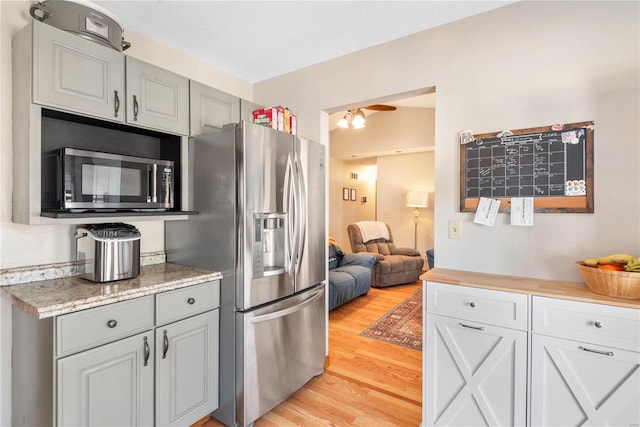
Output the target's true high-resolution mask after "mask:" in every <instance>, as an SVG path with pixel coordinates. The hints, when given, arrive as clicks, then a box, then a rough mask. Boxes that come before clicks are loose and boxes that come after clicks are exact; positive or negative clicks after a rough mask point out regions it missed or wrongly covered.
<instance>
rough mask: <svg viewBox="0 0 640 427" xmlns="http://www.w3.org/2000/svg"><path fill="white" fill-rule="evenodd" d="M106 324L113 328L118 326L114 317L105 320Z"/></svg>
mask: <svg viewBox="0 0 640 427" xmlns="http://www.w3.org/2000/svg"><path fill="white" fill-rule="evenodd" d="M107 326H108V327H110V328H111V329H113V328H115V327H116V326H118V321H117V320H115V319H111V320H109V321H108V322H107Z"/></svg>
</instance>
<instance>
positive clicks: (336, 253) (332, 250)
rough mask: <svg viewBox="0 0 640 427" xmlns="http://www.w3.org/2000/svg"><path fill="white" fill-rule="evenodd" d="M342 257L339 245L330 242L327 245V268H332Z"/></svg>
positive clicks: (342, 253)
mask: <svg viewBox="0 0 640 427" xmlns="http://www.w3.org/2000/svg"><path fill="white" fill-rule="evenodd" d="M342 257H344V252H342V249H340V246H338V245H334V244H330V245H329V270H332V269H334V268H336V267H337V266H339V265H340V262H342Z"/></svg>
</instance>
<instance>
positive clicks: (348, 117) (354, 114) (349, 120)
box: [337, 104, 396, 129]
mask: <svg viewBox="0 0 640 427" xmlns="http://www.w3.org/2000/svg"><path fill="white" fill-rule="evenodd" d="M363 109H364V110H372V111H395V110H396V107H394V106H393V105H385V104H373V105H368V106H366V107H359V108H353V109H351V110H347V113H346V114H345V115H344V117H343V118H342V119H340V121H339V122H338V123H337V124H338V126H339V127H341V128H344V129H347V128H348V127H349V125H351V127H352V128H354V129H362V128H363V127H364V123H365V121H366V119H365V115H364V111H362V110H363Z"/></svg>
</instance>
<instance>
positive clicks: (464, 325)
mask: <svg viewBox="0 0 640 427" xmlns="http://www.w3.org/2000/svg"><path fill="white" fill-rule="evenodd" d="M460 326H462V327H463V328H469V329H475V330H476V331H484V328H483V327H482V326H472V325H466V324H464V323H460Z"/></svg>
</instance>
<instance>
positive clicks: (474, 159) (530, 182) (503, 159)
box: [460, 122, 593, 212]
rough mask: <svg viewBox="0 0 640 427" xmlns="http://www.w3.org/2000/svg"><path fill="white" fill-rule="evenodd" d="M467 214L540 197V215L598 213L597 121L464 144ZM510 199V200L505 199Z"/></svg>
mask: <svg viewBox="0 0 640 427" xmlns="http://www.w3.org/2000/svg"><path fill="white" fill-rule="evenodd" d="M460 166H461V168H460V169H461V176H460V179H461V183H460V184H461V185H460V187H461V188H460V191H461V211H463V212H465V211H467V212H469V211H475V208H476V207H477V203H478V200H479V198H480V197H490V198H495V199H501V204H500V206H501V209H500V210H501V211H502V212H506V211H509V210H510V207H509V199H510V198H511V197H534V198H535V199H534V207H535V210H536V211H538V212H593V182H592V181H593V122H581V123H571V124H565V125H554V126H548V127H539V128H532V129H520V130H515V131H511V132H506V133H505V132H500V133H493V134H482V135H475V140H474V141H471V142H469V143H467V144H464V145H461V164H460ZM503 199H504V200H503Z"/></svg>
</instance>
